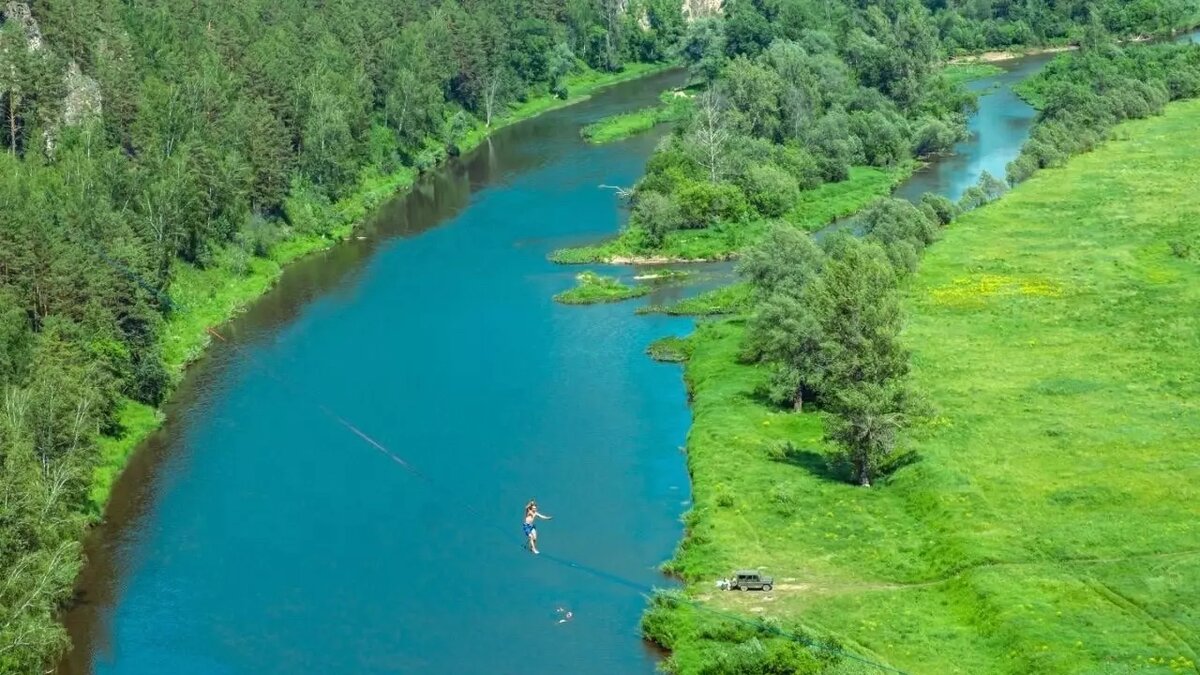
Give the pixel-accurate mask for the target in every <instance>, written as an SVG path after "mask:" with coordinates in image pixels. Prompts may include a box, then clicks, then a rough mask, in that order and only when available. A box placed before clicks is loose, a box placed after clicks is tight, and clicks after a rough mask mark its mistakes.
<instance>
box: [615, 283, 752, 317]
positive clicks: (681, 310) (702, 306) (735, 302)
mask: <svg viewBox="0 0 1200 675" xmlns="http://www.w3.org/2000/svg"><path fill="white" fill-rule="evenodd" d="M749 304H750V286H749V285H747V284H742V283H737V284H731V285H729V286H722V287H720V288H714V289H712V290H711V291H705V292H703V293H700V294H698V295H695V296H692V297H690V298H684V299H683V300H680V301H679V302H676V303H674V304H671V305H666V306H659V305H650V306H648V307H639V308H638V310H637V313H638V314H669V315H671V316H716V315H719V314H736V313H738V312H744V311H745V310H746V309H747V308H748V306H749Z"/></svg>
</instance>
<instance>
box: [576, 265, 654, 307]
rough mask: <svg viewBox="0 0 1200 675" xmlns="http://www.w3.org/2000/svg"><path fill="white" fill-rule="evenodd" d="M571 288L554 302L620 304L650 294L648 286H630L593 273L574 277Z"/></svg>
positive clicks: (615, 279)
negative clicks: (574, 283) (573, 284)
mask: <svg viewBox="0 0 1200 675" xmlns="http://www.w3.org/2000/svg"><path fill="white" fill-rule="evenodd" d="M575 281H576V285H575V286H574V287H573V288H568V289H567V290H565V291H563V292H561V293H559V294H557V295H555V296H554V301H555V302H559V303H562V304H564V305H594V304H598V303H602V302H620V301H622V300H630V299H632V298H640V297H642V296H643V295H646V294H647V293H649V292H650V286H649V285H648V284H640V283H639V284H635V285H633V286H630V285H628V284H625V283H624V282H622V281H621V280H620V279H617V278H614V277H605V276H601V275H599V274H596V273H595V272H583V273H580V274H579V275H577V276H576V277H575Z"/></svg>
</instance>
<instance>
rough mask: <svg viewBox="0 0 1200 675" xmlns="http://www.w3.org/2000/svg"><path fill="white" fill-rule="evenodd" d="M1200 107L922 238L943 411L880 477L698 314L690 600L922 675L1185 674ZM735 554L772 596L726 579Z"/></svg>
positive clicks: (685, 654) (1138, 131)
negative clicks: (833, 641)
mask: <svg viewBox="0 0 1200 675" xmlns="http://www.w3.org/2000/svg"><path fill="white" fill-rule="evenodd" d="M1197 125H1200V102H1196V101H1192V102H1186V103H1176V104H1172V105H1171V106H1169V107H1168V109H1167V112H1166V114H1165V115H1164V116H1163V117H1158V118H1153V119H1149V120H1142V121H1136V122H1131V123H1127V124H1124V125H1121V126H1119V127H1117V129H1116V130H1115V132H1114V136H1115V138H1116V139H1117V140H1114V141H1111V142H1109V143H1108V144H1106V145H1104V146H1102V147H1101V148H1099V149H1097V150H1095V151H1094V152H1092V153H1089V154H1086V155H1082V156H1079V157H1076V158H1074V159H1072V160H1071V161H1070V162H1069V163H1068V164H1067V166H1066V167H1065V168H1063V169H1052V170H1051V169H1048V170H1043V171H1041V172H1039V173H1038V174H1036V175H1034V176H1033V177H1032V178H1031V179H1030V180H1028V181H1027V182H1025V183H1023V184H1021V185H1020V186H1018V187H1017V188H1015V189H1014V190H1013V191H1012V192H1011V193H1009V194H1008V195H1007V196H1005V197H1004V198H1003V199H1001V200H1000V201H999V202H997V203H995V204H992V205H988V206H985V207H983V208H981V209H978V210H977V211H974V212H972V213H969V214H967V215H965V216H963V217H962V218H960V219H959V220H958V221H956V222H955V223H954V224H953V225H951V227H950V228H949V229H948V230H947V232H946V236H945V238H944V240H943V241H941V242H938V243H936V244H934V245H933V246H932V247H931V248H930V249H929V252H928V253H927V255H926V257H925V260H924V261H923V263H922V267H921V270H920V271H919V272H918V274H917V276H916V278H915V280H914V281H913V282H912V284H911V285H910V287H909V288H908V290H907V300H906V309H907V314H908V315H909V317H910V325H909V327H908V329H907V331H906V336H905V338H906V342H907V343H908V344H909V345H910V347H911V348H912V349H913V351H914V359H913V362H914V370H915V378H916V381H917V384H918V386H919V387H920V389H921V390H923V391H924V392H925V393H926V394H927V395H928V397H929V398H930V399H931V401H932V402H933V403H934V404H935V406H936V407H937V409H938V414H937V416H936V417H935V418H934V420H933V421H932V423H930V424H929V425H927V426H926V427H924V428H922V429H918V430H914V431H913V432H912V433H910V434H909V435H908V437H907V438H906V439H905V445H907V446H908V447H911V448H914V449H916V450H917V452H918V453H919V456H920V459H919V461H918V462H916V463H915V464H912V465H909V466H907V467H905V468H902V469H900V470H899V471H898V472H897V473H896V474H895V475H893V476H892V477H891V478H890V479H889V480H887V481H885V482H883V483H882V484H881V485H878V486H877V487H875V488H872V489H862V488H858V487H855V486H852V485H850V484H848V483H846V482H844V481H843V480H841V477H840V476H837V475H836V474H833V473H831V472H830V471H829V469H828V468H827V467H826V464H825V462H824V459H823V452H824V449H825V446H824V441H823V429H822V423H821V416H820V413H819V412H812V411H809V412H805V413H803V414H793V413H789V412H784V411H780V410H776V409H773V408H770V407H768V406H766V405H764V404H763V403H762V402H761V400H760V399H759V398H758V397H757V396H755V395H754V392H755V390H756V388H757V386H758V385H759V384H760V383H761V382H762V381H763V380H764V378H765V376H766V373H765V371H763V370H762V369H761V368H759V367H756V366H751V365H745V364H742V363H740V362H739V360H738V358H737V357H738V353H739V351H740V349H741V337H742V334H743V331H744V327H743V324H742V321H741V320H740V319H736V318H735V319H731V320H724V321H720V322H713V323H706V324H703V325H701V326H700V327H699V329H698V330H697V331H696V333H695V334H694V335H693V336H692V337H691V338H689V339H688V341H687V345H686V348H685V349H678V348H677V349H675V350H674V351H675V352H679V353H685V354H690V357H689V359H688V361H687V364H686V378H687V381H688V387H689V391H690V393H691V395H692V398H693V411H694V423H693V427H692V429H691V431H690V433H689V436H688V446H687V450H688V465H689V470H690V472H691V474H692V481H693V491H694V508H693V510H692V512H691V513H690V514H689V516H688V518H687V522H688V536H687V538H686V539H685V540H684V541H683V542H682V544H681V545H680V548H679V551H678V553H677V555H676V557H675V559H674V560H673V561H672V562H671V563H669V569H670V570H671V571H673V572H676V573H678V574H679V575H680V576H681V577H682V578H683V579H684V580H685V582H686V584H687V591H688V593H689V594H690V595H691V596H692V597H695V598H698V599H701V600H703V601H705V602H707V603H709V604H710V606H712V607H714V608H718V609H722V610H729V611H735V612H738V613H742V614H744V615H745V616H748V617H760V618H770V619H775V620H778V621H781V622H783V623H784V624H785V625H796V624H803V625H806V626H811V627H813V628H815V629H817V630H818V631H819V632H822V633H824V632H828V633H831V634H833V635H835V636H838V637H839V638H840V639H842V640H844V641H845V642H846V643H847V644H849V645H855V646H856V648H857V650H858V651H859V652H860V653H864V654H871V655H875V656H878V657H879V658H881V659H882V660H884V661H886V662H888V663H891V664H892V665H895V666H897V667H900V668H904V669H908V670H911V671H912V672H947V673H953V672H961V673H989V672H1064V671H1080V670H1099V669H1106V668H1107V669H1114V668H1115V669H1117V670H1121V671H1123V672H1128V671H1132V670H1144V671H1149V672H1172V671H1175V670H1178V669H1189V668H1194V666H1195V662H1196V661H1197V659H1196V653H1195V651H1194V648H1193V647H1192V646H1191V645H1192V644H1194V643H1195V641H1196V639H1197V637H1200V620H1197V618H1196V617H1195V616H1194V615H1192V614H1190V613H1189V609H1188V608H1190V607H1195V606H1197V605H1198V604H1200V595H1198V593H1200V590H1198V589H1200V555H1198V554H1197V551H1195V547H1194V546H1189V545H1188V543H1189V542H1192V541H1197V540H1200V525H1198V524H1197V523H1200V509H1198V507H1197V506H1196V504H1198V503H1200V491H1198V490H1197V488H1196V487H1195V486H1196V484H1197V479H1198V478H1200V474H1198V473H1197V469H1196V466H1195V463H1194V462H1193V461H1191V456H1192V449H1191V445H1192V441H1193V440H1194V439H1195V438H1196V437H1197V436H1198V435H1200V409H1197V408H1196V406H1195V405H1194V404H1193V403H1192V401H1195V400H1197V398H1200V390H1197V387H1196V382H1197V381H1200V366H1198V365H1197V363H1196V362H1195V359H1194V358H1191V355H1193V354H1195V353H1197V351H1200V341H1198V338H1197V336H1198V335H1200V323H1198V320H1197V318H1196V317H1197V316H1200V290H1197V289H1200V240H1198V239H1197V235H1196V233H1195V231H1194V227H1192V225H1194V223H1195V222H1197V221H1200V184H1198V183H1197V180H1196V178H1195V176H1196V175H1197V170H1198V169H1200V159H1197V158H1198V157H1200V152H1198V151H1200V139H1197V138H1196V137H1195V134H1194V129H1195V128H1196V126H1197ZM1067 214H1069V217H1064V216H1065V215H1067ZM1100 362H1102V363H1104V364H1105V368H1104V369H1103V370H1102V371H1097V370H1096V368H1095V364H1096V363H1100ZM789 444H790V445H789ZM742 567H760V568H762V569H764V570H765V571H766V572H767V573H769V574H772V575H774V577H775V579H776V584H775V590H774V591H773V592H771V593H766V594H755V593H720V592H714V591H713V590H712V583H713V581H714V580H715V579H716V578H719V577H720V576H724V575H726V574H728V572H729V571H730V570H731V569H734V568H742ZM657 620H658V621H660V622H661V621H663V620H669V621H674V622H676V625H674V626H672V627H671V629H672V631H673V634H675V635H684V636H690V637H688V638H687V639H686V640H685V639H681V640H679V641H677V642H676V643H675V644H673V645H672V647H673V648H674V649H675V652H676V655H675V656H674V657H673V658H674V659H675V660H676V661H677V662H678V663H680V664H686V663H688V662H695V660H696V659H697V655H698V654H699V653H700V652H701V651H703V650H704V649H706V648H708V646H710V645H709V643H710V642H711V641H710V640H707V639H706V638H703V637H700V636H697V635H695V634H694V632H693V631H692V630H691V629H692V628H693V627H694V625H693V622H694V620H695V618H694V617H693V616H691V614H690V613H689V612H686V611H675V612H673V613H670V614H669V618H666V619H664V617H663V616H662V615H661V612H659V616H658V617H657ZM659 628H660V629H661V626H660V627H659Z"/></svg>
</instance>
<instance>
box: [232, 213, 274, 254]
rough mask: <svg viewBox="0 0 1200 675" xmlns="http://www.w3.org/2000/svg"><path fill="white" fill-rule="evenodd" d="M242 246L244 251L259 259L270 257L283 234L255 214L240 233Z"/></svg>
mask: <svg viewBox="0 0 1200 675" xmlns="http://www.w3.org/2000/svg"><path fill="white" fill-rule="evenodd" d="M241 238H242V239H241V241H242V245H243V246H244V247H245V249H246V251H247V252H249V253H250V254H252V255H255V256H258V257H259V258H267V257H270V255H271V250H272V249H274V248H275V245H276V244H277V243H279V240H280V239H282V238H283V233H282V232H280V231H279V228H278V227H276V226H275V224H274V223H272V222H271V221H269V220H267V219H266V218H263V217H262V216H261V215H259V214H255V215H254V216H253V217H252V218H251V219H250V222H249V223H247V225H246V229H245V231H243V232H242V233H241Z"/></svg>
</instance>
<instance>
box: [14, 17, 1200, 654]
mask: <svg viewBox="0 0 1200 675" xmlns="http://www.w3.org/2000/svg"><path fill="white" fill-rule="evenodd" d="M1198 16H1200V12H1197V8H1196V3H1195V2H1189V1H1187V0H1141V1H1140V2H1137V3H1125V2H1116V1H1115V0H1109V1H1107V2H1101V3H1082V2H1049V3H1048V2H1041V1H1039V0H1022V1H1020V2H999V1H991V2H983V1H979V2H976V1H972V2H967V3H947V2H941V1H936V2H935V1H927V2H925V3H921V2H917V1H916V0H889V1H888V2H883V3H866V2H857V1H846V2H815V1H812V0H762V1H751V0H730V1H729V2H727V3H725V8H724V12H723V14H722V15H721V16H719V17H707V18H705V17H697V16H694V15H692V14H691V13H690V12H688V13H686V16H685V13H684V12H682V11H681V3H679V2H677V1H672V0H629V1H622V0H489V1H485V0H444V1H440V0H428V1H426V2H412V1H411V0H369V1H365V2H354V1H352V0H334V1H333V2H316V1H314V0H282V1H273V2H267V1H266V0H244V1H238V2H216V1H214V0H198V1H196V2H191V3H179V2H170V1H169V0H148V1H145V2H136V3H131V2H123V1H122V0H36V1H34V2H29V3H22V2H16V1H13V2H8V3H7V4H5V5H3V7H2V8H0V19H2V24H0V150H2V151H3V152H0V204H2V206H3V208H0V399H2V402H3V405H2V407H0V570H3V572H2V576H0V671H2V672H41V671H42V670H43V669H44V666H45V664H46V663H47V662H48V661H50V660H52V659H53V658H54V656H55V655H56V654H57V653H58V652H59V651H61V650H62V649H63V648H64V647H65V646H66V638H65V634H64V632H63V630H62V628H61V626H60V625H59V624H58V622H57V610H58V608H59V607H60V606H61V605H62V603H63V602H64V601H65V600H66V599H67V597H68V595H69V592H70V588H71V584H72V581H73V579H74V576H75V574H76V572H77V570H78V567H79V564H80V552H79V544H78V542H79V539H80V535H81V533H82V531H83V528H84V527H85V526H86V524H87V522H88V520H89V518H91V517H92V516H91V515H90V513H89V507H88V505H87V492H88V485H89V481H90V480H91V474H92V468H93V467H94V466H95V464H96V462H97V438H98V437H100V436H102V435H115V434H119V433H120V432H121V428H120V423H119V420H118V418H117V415H116V411H117V409H118V406H119V404H120V402H121V401H122V400H126V399H130V400H134V401H139V402H141V403H144V404H147V405H150V406H157V405H159V404H160V403H161V402H162V400H163V398H164V397H165V396H166V395H167V393H168V392H169V389H170V387H171V384H172V382H171V380H172V377H173V375H172V373H171V372H170V369H169V368H168V367H167V366H166V365H165V364H164V358H163V345H162V329H163V325H164V321H166V320H167V318H168V317H170V316H171V314H172V312H174V311H177V307H176V306H175V305H174V304H173V303H172V301H171V300H170V298H171V297H172V296H173V294H174V293H173V291H175V290H176V289H175V288H174V287H173V283H174V281H175V280H176V279H177V278H178V276H179V272H180V270H181V269H194V268H206V269H224V270H228V271H229V273H230V274H238V273H239V270H243V269H245V268H246V260H247V259H249V258H253V257H256V256H257V257H266V256H269V255H270V254H271V251H272V249H273V248H275V247H277V246H280V245H282V244H283V243H284V242H286V241H288V240H289V239H291V238H293V237H297V236H322V235H327V234H329V228H330V223H331V221H332V220H333V218H332V216H331V210H332V208H333V206H332V205H333V204H335V203H336V202H337V201H338V200H339V199H343V198H346V197H348V196H351V195H353V194H354V193H355V192H356V191H357V190H359V189H360V187H361V186H362V185H363V184H365V183H369V182H370V181H371V180H373V179H375V178H378V177H380V176H385V175H388V174H392V173H395V172H398V171H404V170H423V169H425V168H428V167H431V166H433V165H434V164H436V163H437V162H439V161H440V160H441V159H443V158H444V157H446V156H447V155H449V154H453V153H455V152H457V146H458V144H459V143H460V142H461V140H462V139H464V138H466V137H467V136H468V135H470V134H472V133H474V134H478V133H479V132H480V130H482V129H486V128H487V127H488V126H490V125H491V124H492V123H493V121H494V120H495V119H496V118H498V117H500V116H502V115H503V113H504V111H505V110H506V109H507V106H508V105H509V104H511V103H514V102H519V101H522V100H525V99H527V98H529V97H539V96H557V97H560V98H565V97H567V96H568V95H569V93H570V92H569V82H570V80H571V77H572V76H573V75H576V74H579V73H581V72H586V71H601V72H612V71H617V70H620V69H621V68H622V67H623V66H624V64H626V63H628V62H631V61H642V62H661V61H667V60H671V59H675V58H680V59H682V61H684V62H685V63H687V64H688V65H689V67H690V68H691V69H692V71H693V73H694V75H695V79H696V81H697V82H698V83H700V84H701V85H702V88H703V93H701V94H700V95H699V101H698V105H697V106H696V110H697V114H696V116H695V117H694V118H693V120H692V121H691V122H689V123H687V124H684V125H681V127H680V131H679V133H677V134H675V135H673V136H672V137H671V139H670V140H669V142H668V143H667V145H665V146H664V147H663V148H662V149H661V150H660V151H659V152H658V153H657V154H656V155H655V157H654V159H653V160H652V161H651V163H650V166H649V169H648V176H647V178H646V179H645V181H644V182H643V183H642V185H641V186H640V187H639V190H638V192H639V197H638V199H637V206H636V210H635V214H634V227H635V228H639V229H640V231H644V232H645V236H646V237H647V239H648V242H649V243H653V241H654V240H655V239H656V238H658V237H661V236H663V234H664V233H665V232H668V231H670V230H671V229H675V228H687V227H703V226H706V225H709V224H712V223H714V222H717V221H728V220H741V219H749V218H759V217H775V216H778V215H779V214H780V212H781V210H782V209H785V208H786V207H787V206H788V205H789V204H790V203H791V201H794V199H795V196H796V195H797V194H798V193H800V192H801V191H803V190H805V189H808V188H811V187H813V186H816V185H818V184H820V183H823V182H828V181H838V180H841V179H844V178H845V177H846V174H847V172H848V171H849V168H850V167H851V166H852V165H857V164H872V165H877V166H889V165H893V164H896V163H900V162H905V161H908V160H909V159H911V158H912V157H914V156H920V155H923V154H927V153H932V152H937V151H940V150H944V149H945V148H947V147H949V145H950V144H952V143H953V142H954V141H955V140H957V139H958V138H959V137H960V136H961V134H962V129H963V121H964V119H965V114H966V113H967V112H968V111H969V110H970V106H971V99H970V97H969V96H967V95H966V94H965V92H963V91H962V90H961V89H959V88H957V87H956V86H954V85H952V84H951V83H949V82H948V81H947V80H946V79H945V78H943V77H941V76H940V75H939V73H938V70H937V64H938V63H939V62H940V61H941V60H942V59H943V58H945V57H946V56H948V55H951V54H954V53H957V52H961V51H964V50H979V49H984V48H989V47H998V46H1008V45H1015V44H1039V43H1044V42H1053V41H1062V40H1075V41H1080V40H1083V39H1085V38H1086V37H1087V35H1088V34H1089V31H1091V33H1095V32H1097V31H1112V32H1115V33H1117V34H1120V35H1126V36H1129V35H1140V34H1151V33H1159V32H1163V31H1165V30H1169V29H1171V28H1175V27H1179V26H1183V25H1189V24H1191V23H1194V22H1195V21H1196V19H1197V17H1198ZM689 20H690V22H689ZM1164 58H1166V57H1164ZM1172 58H1175V57H1172ZM1188 58H1193V61H1192V62H1190V63H1191V64H1192V65H1194V57H1188ZM1136 67H1138V66H1130V68H1131V70H1129V71H1127V72H1128V76H1129V77H1134V78H1140V79H1146V78H1144V77H1142V75H1144V73H1143V72H1141V71H1135V70H1132V68H1136ZM1150 67H1151V65H1146V66H1145V68H1150ZM1153 67H1155V68H1159V69H1160V71H1156V72H1166V71H1167V70H1169V69H1172V68H1174V65H1172V64H1170V63H1166V62H1165V61H1164V62H1156V65H1153ZM1072 68H1074V66H1072ZM1098 68H1099V66H1098V65H1097V66H1096V68H1093V69H1092V70H1089V71H1087V72H1086V73H1083V72H1076V71H1071V73H1068V74H1067V75H1066V77H1093V76H1097V74H1098V73H1100V70H1098ZM1155 82H1159V83H1160V84H1155ZM1146 86H1147V87H1149V89H1148V90H1147V91H1148V92H1149V93H1147V96H1148V97H1149V98H1147V100H1148V101H1150V105H1151V108H1153V107H1154V105H1158V106H1161V102H1159V103H1155V102H1157V101H1165V100H1166V99H1167V98H1170V97H1174V96H1177V95H1184V94H1182V93H1176V92H1184V91H1192V89H1194V87H1195V83H1194V81H1191V80H1188V81H1186V82H1177V81H1175V80H1173V79H1171V76H1169V75H1163V76H1162V77H1159V78H1158V79H1157V80H1154V81H1150V83H1149V84H1147V85H1146ZM1052 89H1053V88H1046V89H1045V91H1044V93H1043V94H1042V95H1043V96H1045V99H1046V101H1047V102H1048V103H1047V112H1046V113H1044V114H1045V115H1046V116H1047V118H1049V117H1051V116H1053V115H1056V114H1058V113H1055V112H1054V111H1055V110H1060V109H1064V108H1071V106H1073V105H1075V103H1074V102H1075V100H1076V99H1075V98H1072V97H1071V94H1070V92H1066V91H1065V90H1063V91H1059V90H1052ZM1160 89H1161V90H1162V94H1161V95H1160V94H1159V93H1156V92H1159V91H1160ZM1139 91H1140V90H1139ZM1098 95H1099V94H1098ZM1072 109H1073V108H1072ZM1106 110H1109V112H1107V113H1105V114H1104V115H1103V116H1100V117H1097V119H1101V117H1102V118H1103V119H1109V118H1110V117H1114V116H1119V115H1118V113H1116V112H1113V109H1111V108H1106ZM1120 115H1123V116H1130V115H1129V114H1127V113H1121V114H1120ZM1067 117H1069V115H1068V116H1067ZM1067 117H1064V118H1063V119H1064V121H1063V122H1062V123H1063V124H1074V123H1077V122H1076V121H1075V120H1074V118H1072V119H1071V121H1066V120H1067ZM1044 127H1045V128H1046V129H1048V130H1051V131H1052V130H1053V127H1051V126H1050V125H1049V124H1047V125H1044ZM1051 131H1044V132H1042V133H1044V134H1050V133H1051ZM734 147H736V148H737V150H738V151H737V152H729V151H728V150H729V149H730V148H734ZM1029 156H1030V157H1034V158H1035V159H1028V160H1027V159H1024V158H1023V160H1022V161H1034V162H1036V163H1038V164H1039V165H1041V164H1046V163H1050V162H1052V161H1053V159H1052V158H1049V159H1047V158H1043V157H1042V156H1041V155H1037V154H1033V153H1032V151H1031V153H1029ZM943 207H944V205H939V204H930V205H929V206H928V209H926V210H925V211H923V212H921V214H919V215H921V217H922V220H921V221H917V220H914V219H912V216H913V214H912V213H909V212H905V213H904V214H900V216H902V217H903V222H902V223H900V224H899V225H898V224H896V223H895V222H892V221H893V220H895V218H893V216H896V214H894V213H892V214H891V215H888V214H882V215H880V219H881V221H880V222H881V223H883V225H881V226H880V227H879V228H878V231H879V232H880V233H891V234H887V235H886V236H885V234H880V235H879V236H877V237H875V238H874V240H878V241H877V242H876V243H873V244H867V245H868V246H878V247H880V249H879V251H881V252H877V251H876V250H875V249H871V250H870V251H867V252H865V253H864V252H863V250H859V249H860V247H859V246H858V245H856V244H852V243H844V244H840V245H839V246H840V248H838V249H836V251H838V252H837V253H836V255H835V256H834V257H835V258H838V256H841V258H838V260H841V259H842V258H844V261H843V263H844V265H846V266H848V267H846V269H847V270H848V272H847V273H848V274H850V275H851V277H853V276H854V275H855V274H857V272H855V270H856V269H858V268H857V267H855V266H856V265H860V264H862V265H868V266H874V267H872V269H876V268H878V269H882V268H880V267H879V265H881V264H883V263H882V262H881V261H883V260H885V259H886V260H888V261H889V262H888V265H889V266H890V265H893V264H895V265H898V266H899V267H897V268H896V269H899V268H900V267H903V266H904V265H906V264H908V263H905V262H903V261H904V260H908V259H909V256H908V254H906V253H905V252H904V251H905V248H904V247H905V246H909V247H914V246H915V244H914V243H913V242H915V241H916V240H923V239H925V238H927V234H928V233H927V232H926V231H925V230H924V229H922V228H926V227H927V226H928V224H929V223H931V222H933V221H931V220H928V218H929V217H930V216H929V213H931V212H932V213H941V212H940V211H938V210H937V209H942V208H943ZM889 213H890V212H889ZM900 216H896V217H900ZM937 217H938V218H939V219H940V216H937ZM888 218H892V220H887V219H888ZM939 222H940V220H939ZM887 223H891V224H890V225H889V224H887ZM922 223H925V224H922ZM901 225H902V226H903V227H901ZM904 227H915V228H918V230H919V231H917V232H912V231H909V230H904V229H903V228H904ZM889 228H890V229H889ZM902 230H903V231H902ZM904 242H908V243H904ZM864 250H865V249H864ZM881 256H882V257H881ZM843 263H838V264H843ZM889 269H891V268H890V267H889ZM881 274H882V272H881ZM883 346H884V347H888V345H883ZM761 349H762V350H765V351H764V353H767V352H769V350H770V349H771V347H770V345H769V344H766V343H764V344H763V345H762V346H761ZM889 358H891V357H889ZM789 377H790V378H792V379H791V380H789V379H788V378H789ZM779 382H780V383H782V384H784V385H786V384H788V383H792V384H796V383H797V382H799V381H798V380H796V379H795V373H792V374H789V371H787V369H786V368H782V367H781V371H780V380H779ZM784 389H786V386H784ZM792 391H793V393H795V392H799V391H800V389H799V388H798V387H793V390H792ZM793 398H795V397H793ZM797 402H799V399H797Z"/></svg>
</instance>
